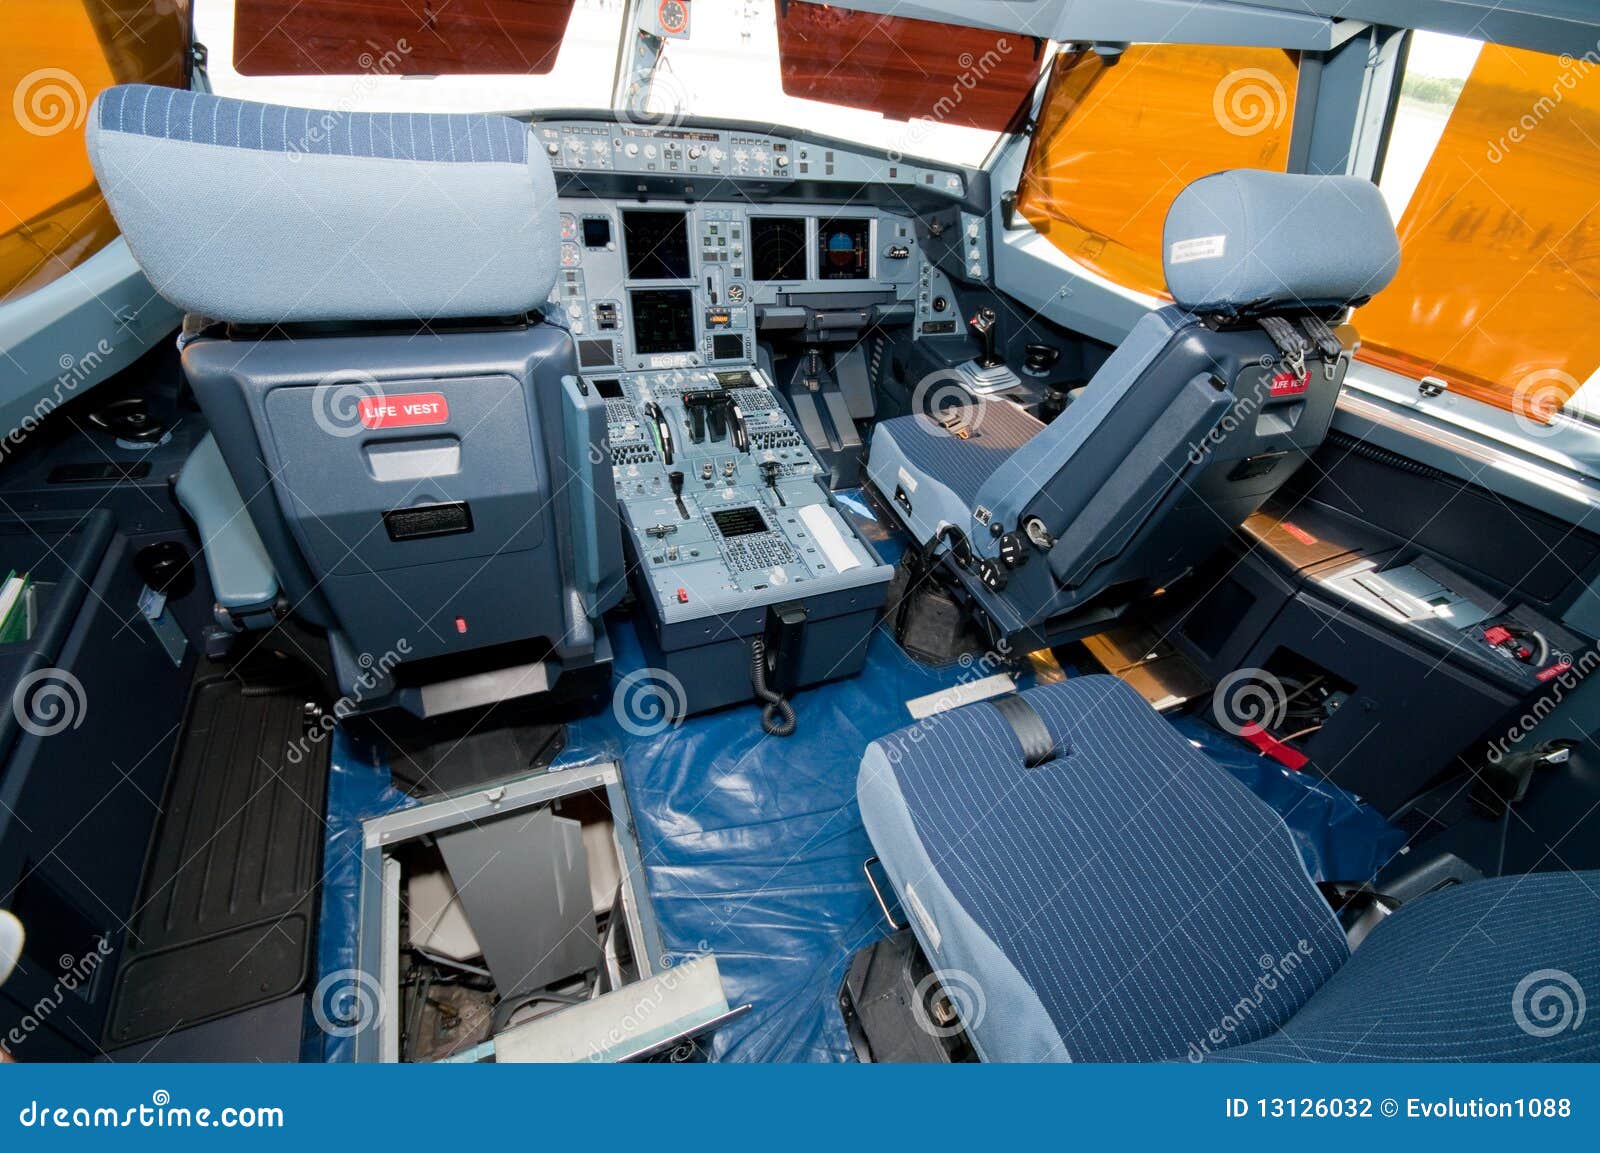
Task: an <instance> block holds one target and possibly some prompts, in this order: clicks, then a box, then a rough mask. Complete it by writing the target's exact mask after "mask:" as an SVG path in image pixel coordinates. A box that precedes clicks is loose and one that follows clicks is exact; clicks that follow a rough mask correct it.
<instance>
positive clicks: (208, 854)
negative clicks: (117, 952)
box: [106, 675, 328, 1047]
mask: <svg viewBox="0 0 1600 1153" xmlns="http://www.w3.org/2000/svg"><path fill="white" fill-rule="evenodd" d="M306 699H307V697H306V693H305V692H304V691H303V690H301V689H297V688H292V687H283V686H270V687H261V686H252V685H249V684H246V683H243V682H241V681H239V680H237V679H233V678H229V677H224V676H220V675H219V676H214V677H211V678H209V679H201V680H199V681H197V682H196V684H195V686H194V689H193V691H192V692H191V694H190V698H189V711H188V716H187V718H186V721H185V725H184V731H183V737H182V741H181V743H180V745H179V748H178V754H177V762H176V765H175V768H174V770H173V773H172V779H171V781H170V783H169V785H168V792H167V797H166V803H165V805H164V806H163V812H162V815H161V820H160V823H159V825H158V826H157V828H156V834H155V839H154V841H153V842H152V844H151V848H150V853H149V856H148V858H147V861H146V865H145V877H144V883H143V887H142V890H141V895H140V902H139V912H138V914H137V915H136V916H135V918H134V921H133V923H132V925H131V926H130V928H129V940H128V948H127V950H126V952H125V955H124V960H123V963H122V967H121V970H120V971H119V972H118V974H117V988H116V991H115V995H114V996H113V998H112V1006H111V1014H110V1018H109V1020H108V1022H107V1025H106V1045H107V1047H114V1046H122V1045H129V1044H133V1043H135V1042H138V1041H143V1040H147V1039H149V1038H152V1037H159V1036H162V1035H163V1034H165V1033H168V1032H170V1031H172V1030H175V1029H179V1028H184V1027H187V1026H190V1025H197V1024H200V1023H201V1022H203V1021H210V1020H214V1019H216V1018H218V1017H222V1016H226V1015H227V1014H229V1013H235V1012H238V1011H240V1010H242V1009H249V1008H252V1007H254V1006H256V1005H261V1004H265V1003H267V1002H269V1001H273V1000H276V999H278V998H280V997H284V996H287V995H289V994H291V993H294V992H296V991H298V990H299V989H301V988H302V987H303V986H304V985H305V984H306V982H307V980H308V977H309V974H310V971H311V955H312V949H313V947H314V945H315V941H316V933H315V923H316V893H317V887H318V880H319V878H320V876H321V866H322V831H323V816H322V814H323V807H324V797H325V791H326V788H327V780H328V742H327V741H326V740H311V739H308V737H307V735H306V731H305V703H306Z"/></svg>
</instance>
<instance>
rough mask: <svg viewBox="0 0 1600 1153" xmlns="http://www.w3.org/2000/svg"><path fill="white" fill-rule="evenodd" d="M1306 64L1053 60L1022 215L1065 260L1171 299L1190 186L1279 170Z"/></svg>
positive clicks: (1188, 56)
mask: <svg viewBox="0 0 1600 1153" xmlns="http://www.w3.org/2000/svg"><path fill="white" fill-rule="evenodd" d="M1297 79H1298V58H1297V56H1296V55H1295V54H1294V53H1292V52H1286V51H1283V50H1282V49H1277V48H1227V47H1206V46H1198V45H1186V44H1141V45H1134V46H1133V47H1130V48H1128V49H1127V50H1126V51H1124V52H1123V53H1122V57H1121V59H1120V60H1118V61H1117V62H1116V63H1114V64H1108V63H1106V61H1105V60H1104V59H1102V58H1101V57H1100V56H1099V55H1097V54H1096V53H1094V52H1076V53H1064V54H1063V55H1062V56H1061V57H1059V58H1058V59H1057V61H1056V65H1055V71H1054V73H1053V74H1052V76H1051V78H1050V86H1049V90H1048V92H1047V93H1046V95H1045V102H1044V108H1043V111H1042V113H1041V115H1040V120H1039V129H1038V132H1037V133H1036V134H1035V137H1034V144H1033V149H1032V151H1031V152H1030V154H1029V156H1028V161H1027V164H1026V165H1025V166H1024V170H1023V177H1022V183H1021V186H1020V188H1019V190H1018V194H1017V206H1018V208H1019V209H1020V210H1021V212H1022V214H1023V215H1024V216H1025V217H1026V218H1027V219H1028V221H1029V222H1030V223H1031V224H1032V225H1033V226H1034V227H1035V228H1037V229H1038V230H1039V231H1040V232H1041V233H1043V234H1044V235H1045V236H1046V237H1048V238H1049V239H1050V242H1051V243H1052V244H1054V245H1055V246H1056V247H1057V248H1058V249H1060V250H1061V251H1062V252H1063V253H1065V254H1066V255H1067V256H1069V257H1070V258H1072V260H1074V261H1076V262H1077V263H1078V264H1081V265H1083V266H1084V267H1085V268H1089V269H1091V270H1093V271H1094V272H1097V273H1099V274H1100V275H1101V276H1104V277H1106V278H1107V279H1109V280H1112V281H1115V282H1116V283H1118V284H1120V285H1123V286H1124V287H1126V288H1132V289H1136V290H1138V291H1140V292H1144V293H1148V294H1149V295H1151V296H1160V297H1165V296H1166V295H1167V293H1166V281H1165V278H1164V277H1163V276H1162V273H1161V228H1162V225H1163V224H1164V223H1165V222H1166V218H1167V209H1168V208H1170V207H1171V206H1172V201H1173V199H1174V198H1176V196H1177V195H1178V193H1179V192H1181V191H1182V190H1183V188H1184V186H1185V185H1187V184H1189V183H1190V182H1192V181H1194V180H1197V179H1199V178H1200V177H1202V176H1207V175H1209V174H1211V173H1213V172H1220V171H1222V170H1224V169H1228V168H1268V169H1273V170H1276V171H1279V172H1281V171H1283V170H1284V168H1285V167H1286V165H1287V163H1288V156H1289V133H1290V129H1291V127H1292V126H1293V123H1294V98H1295V88H1296V82H1297Z"/></svg>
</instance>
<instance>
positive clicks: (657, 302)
mask: <svg viewBox="0 0 1600 1153" xmlns="http://www.w3.org/2000/svg"><path fill="white" fill-rule="evenodd" d="M628 297H629V299H630V300H631V301H632V302H633V350H634V352H636V353H638V354H639V355H640V356H653V355H655V354H657V353H662V352H693V351H694V294H693V293H692V292H690V291H689V290H688V289H687V288H636V289H634V290H633V291H632V292H630V293H628Z"/></svg>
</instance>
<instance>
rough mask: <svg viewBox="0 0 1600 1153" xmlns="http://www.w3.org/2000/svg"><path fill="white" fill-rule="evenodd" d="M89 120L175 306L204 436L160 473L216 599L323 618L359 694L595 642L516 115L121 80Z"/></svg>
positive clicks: (552, 263)
mask: <svg viewBox="0 0 1600 1153" xmlns="http://www.w3.org/2000/svg"><path fill="white" fill-rule="evenodd" d="M87 135H88V148H89V155H90V159H91V161H92V163H93V166H94V171H95V175H96V177H97V179H98V180H99V183H100V186H101V188H102V190H103V191H104V193H105V196H106V200H107V203H108V204H109V205H110V207H111V210H112V212H113V214H114V215H115V217H116V219H117V223H118V225H119V226H120V228H121V230H122V233H123V235H124V237H125V238H126V240H127V244H128V247H129V249H130V250H131V251H132V253H133V255H134V257H135V258H136V259H137V260H138V261H139V264H140V265H141V267H142V268H143V270H144V272H145V274H146V275H147V276H148V277H149V279H150V282H151V284H152V285H153V286H154V287H155V288H156V290H157V291H158V292H160V293H161V294H162V295H163V296H165V297H166V298H167V299H168V300H170V301H172V302H173V303H175V304H177V305H178V306H179V307H180V308H183V309H184V310H186V312H187V313H189V314H190V315H189V318H188V320H187V321H186V323H185V335H184V338H183V341H182V362H183V371H184V373H185V376H186V377H187V379H188V381H189V383H190V385H191V386H192V388H193V390H194V394H195V396H196V398H197V399H198V401H199V403H200V406H201V408H202V409H203V411H204V413H205V416H206V419H207V422H208V424H209V426H210V430H211V435H212V437H213V438H214V449H213V448H208V447H207V445H206V444H202V445H201V446H200V448H199V450H197V452H196V454H195V459H192V460H191V461H190V462H189V465H188V467H186V468H185V469H184V471H183V475H182V477H181V478H180V481H179V486H178V487H179V494H178V495H179V497H180V500H182V502H183V503H184V504H185V506H186V507H187V508H188V509H189V510H190V512H191V515H192V516H193V517H194V519H195V520H196V522H197V524H198V525H199V527H200V530H201V532H202V534H203V535H204V537H205V540H204V543H205V551H206V556H207V561H208V564H209V565H210V568H211V572H212V577H213V584H214V585H215V586H216V587H217V590H218V599H219V603H221V605H222V607H223V609H224V610H230V609H235V608H237V609H238V610H240V611H239V612H238V613H236V614H234V615H235V616H236V618H237V619H238V620H240V621H251V622H259V621H261V620H263V619H267V620H270V619H271V614H270V613H265V614H264V613H262V612H261V611H260V609H261V607H262V606H264V605H268V606H270V605H271V604H273V603H274V602H277V603H280V604H282V605H284V606H286V607H287V608H288V609H289V611H292V612H293V613H294V614H295V615H296V616H297V617H299V618H301V619H303V620H305V621H307V622H309V623H310V624H312V625H315V626H319V627H321V628H323V629H325V630H326V631H327V634H328V637H329V641H330V646H331V648H332V651H333V659H334V666H335V669H334V671H335V674H336V679H337V680H338V682H339V684H340V686H341V688H342V690H343V691H344V692H345V693H346V695H347V696H348V697H350V698H351V699H352V701H353V702H355V704H356V705H357V706H358V707H361V708H371V707H377V706H380V705H391V704H398V705H403V706H404V707H406V708H409V709H410V710H411V711H413V712H416V713H419V714H421V715H424V716H430V715H434V714H436V713H440V712H446V711H454V710H457V709H462V708H468V707H472V706H476V705H482V704H490V703H495V702H497V701H499V700H504V699H509V698H511V697H518V696H528V695H531V694H534V693H537V692H540V691H542V690H545V689H548V688H551V687H553V684H554V681H555V680H556V679H557V678H558V677H559V676H560V675H562V674H563V673H564V672H565V671H571V670H573V669H576V668H582V667H589V666H592V665H595V664H598V663H602V662H603V661H604V660H605V659H606V657H607V654H608V649H607V646H606V639H605V633H604V628H603V624H602V623H601V616H602V614H603V612H604V611H605V610H606V609H607V608H609V607H610V606H611V605H613V604H614V603H616V601H617V600H618V599H619V598H620V596H621V594H622V591H623V585H624V582H623V580H622V575H623V568H622V552H621V540H620V534H619V531H618V529H617V523H618V522H617V517H616V514H615V510H614V504H615V497H614V493H613V488H612V481H611V472H610V469H609V468H608V467H605V466H603V465H602V464H598V463H596V457H597V455H598V454H595V453H594V452H593V448H592V446H594V445H597V444H603V443H604V435H605V402H604V400H603V399H601V398H600V397H598V396H595V395H591V394H590V393H589V391H588V390H587V389H586V388H585V387H584V386H583V385H582V383H581V381H580V379H579V376H578V366H577V361H576V356H575V353H574V349H573V343H572V338H571V335H570V333H568V332H567V331H566V329H565V328H564V327H561V326H559V325H558V324H556V323H553V322H551V321H549V320H547V319H546V318H545V316H544V314H543V313H544V308H545V304H546V301H547V300H548V298H549V295H550V292H551V289H552V287H553V286H554V284H555V280H556V276H557V273H558V265H559V258H560V218H559V212H558V209H557V205H556V188H555V179H554V174H553V172H552V170H551V168H550V164H549V162H548V159H547V158H546V156H545V155H544V151H543V149H541V148H539V147H537V146H536V145H534V144H532V143H531V141H530V132H529V128H528V126H527V125H526V124H523V123H520V122H518V121H516V120H514V119H511V118H509V117H505V116H496V115H425V114H406V113H394V114H389V113H356V112H349V111H333V110H329V111H321V110H313V109H297V108H284V107H277V106H271V105H263V104H254V103H249V102H246V101H240V100H232V99H226V98H222V97H217V96H213V95H210V94H206V93H199V92H190V91H180V90H175V89H169V88H154V87H149V86H144V85H125V86H121V87H116V88H111V89H108V90H107V91H105V92H104V93H102V94H101V96H100V97H99V98H98V99H97V100H96V102H95V104H94V106H93V107H92V109H91V110H90V113H89V117H88V124H87ZM219 462H220V464H222V465H225V471H224V470H223V469H221V468H219V467H218V466H219ZM229 481H231V484H232V489H231V491H230V490H229V489H228V484H227V482H229ZM241 506H242V507H243V508H244V509H246V510H248V517H249V527H250V529H251V530H252V531H251V532H248V533H240V532H237V531H234V530H235V528H236V527H237V516H236V513H237V511H238V509H239V508H240V507H241ZM226 598H232V599H233V600H234V602H235V603H234V604H231V605H230V604H229V603H228V601H227V599H226Z"/></svg>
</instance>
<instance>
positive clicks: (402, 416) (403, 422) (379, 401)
mask: <svg viewBox="0 0 1600 1153" xmlns="http://www.w3.org/2000/svg"><path fill="white" fill-rule="evenodd" d="M449 419H450V405H449V403H448V402H447V401H446V400H445V398H444V394H443V393H439V392H408V393H402V394H400V395H399V396H364V397H362V398H361V423H362V424H363V425H365V426H366V427H367V428H408V427H411V426H413V425H418V424H443V423H444V422H445V421H447V420H449Z"/></svg>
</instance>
